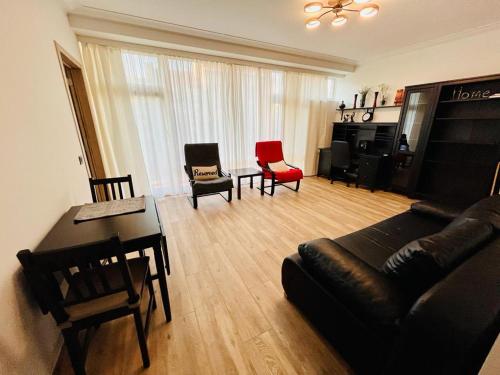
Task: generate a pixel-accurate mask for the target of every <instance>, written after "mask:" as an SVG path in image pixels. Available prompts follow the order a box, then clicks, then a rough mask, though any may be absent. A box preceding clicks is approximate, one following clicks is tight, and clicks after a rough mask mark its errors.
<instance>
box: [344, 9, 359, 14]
mask: <svg viewBox="0 0 500 375" xmlns="http://www.w3.org/2000/svg"><path fill="white" fill-rule="evenodd" d="M342 11H346V12H357V13H359V9H346V8H342Z"/></svg>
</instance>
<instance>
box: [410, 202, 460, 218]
mask: <svg viewBox="0 0 500 375" xmlns="http://www.w3.org/2000/svg"><path fill="white" fill-rule="evenodd" d="M410 210H411V211H412V212H415V213H417V214H422V215H428V216H433V217H436V218H438V219H443V220H446V221H452V220H454V219H455V218H457V217H458V216H459V215H460V214H461V213H462V211H463V208H461V207H456V206H450V205H446V204H443V203H438V202H431V201H420V202H415V203H413V204H412V205H411V207H410Z"/></svg>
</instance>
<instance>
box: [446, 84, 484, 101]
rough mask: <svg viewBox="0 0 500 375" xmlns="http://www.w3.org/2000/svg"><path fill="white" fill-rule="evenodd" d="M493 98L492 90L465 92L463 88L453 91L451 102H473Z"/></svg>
mask: <svg viewBox="0 0 500 375" xmlns="http://www.w3.org/2000/svg"><path fill="white" fill-rule="evenodd" d="M490 96H491V90H489V89H488V90H464V89H463V87H462V86H460V88H455V89H454V90H453V95H452V96H451V100H472V99H488V98H489V97H490Z"/></svg>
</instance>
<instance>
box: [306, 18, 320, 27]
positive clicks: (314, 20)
mask: <svg viewBox="0 0 500 375" xmlns="http://www.w3.org/2000/svg"><path fill="white" fill-rule="evenodd" d="M320 24H321V22H320V20H319V19H317V18H309V19H308V20H307V21H306V27H307V28H308V29H315V28H316V27H318V26H319V25H320Z"/></svg>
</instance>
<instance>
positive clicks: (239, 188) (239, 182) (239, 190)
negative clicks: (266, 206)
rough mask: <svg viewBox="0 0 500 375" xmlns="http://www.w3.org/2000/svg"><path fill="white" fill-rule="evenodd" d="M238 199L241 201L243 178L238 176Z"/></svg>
mask: <svg viewBox="0 0 500 375" xmlns="http://www.w3.org/2000/svg"><path fill="white" fill-rule="evenodd" d="M238 199H241V177H240V176H238Z"/></svg>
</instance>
